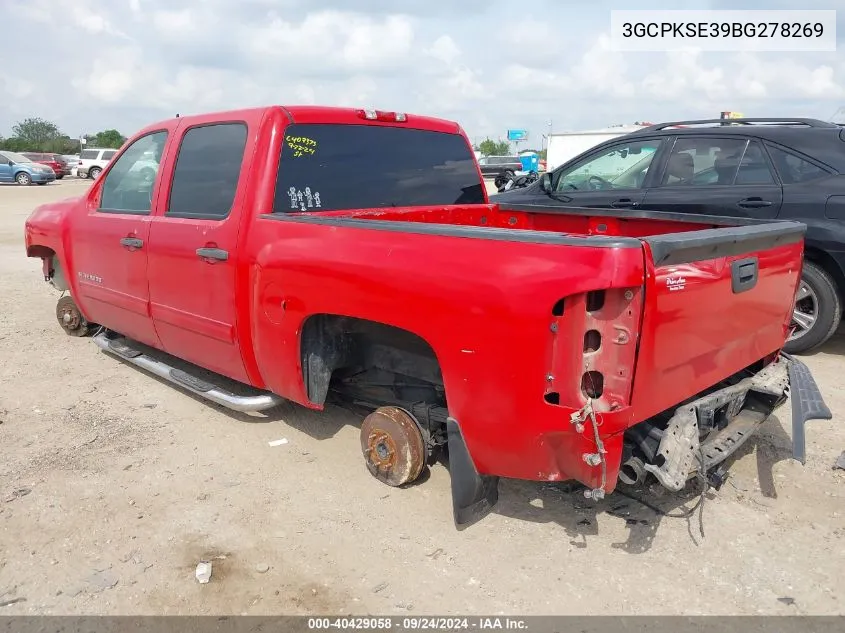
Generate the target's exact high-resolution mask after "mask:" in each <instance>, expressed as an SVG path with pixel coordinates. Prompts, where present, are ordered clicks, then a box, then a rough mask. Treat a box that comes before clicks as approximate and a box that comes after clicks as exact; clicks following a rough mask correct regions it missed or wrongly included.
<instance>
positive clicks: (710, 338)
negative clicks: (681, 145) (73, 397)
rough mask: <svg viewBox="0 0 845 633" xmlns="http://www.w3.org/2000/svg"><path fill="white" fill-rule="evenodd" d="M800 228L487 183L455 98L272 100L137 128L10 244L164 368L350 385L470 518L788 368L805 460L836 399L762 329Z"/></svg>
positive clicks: (718, 427) (587, 479) (608, 467)
mask: <svg viewBox="0 0 845 633" xmlns="http://www.w3.org/2000/svg"><path fill="white" fill-rule="evenodd" d="M151 166H152V167H153V168H152V169H150V167H151ZM804 228H805V227H804V225H802V224H798V223H794V222H754V221H746V220H738V219H730V218H716V217H706V216H690V215H684V216H671V215H667V214H657V213H651V214H650V213H642V212H636V211H632V210H619V209H592V208H591V209H560V208H545V207H542V206H531V207H517V206H511V207H507V206H500V205H496V204H490V203H489V201H488V198H487V194H486V191H485V188H484V183H483V181H482V178H481V174H480V171H479V167H478V164H477V162H476V160H475V157H474V154H473V151H472V148H471V146H470V143H469V142H468V140H467V137H466V135H465V133H464V132H463V130H462V129H461V128H460V126H459V125H457V124H456V123H453V122H449V121H444V120H440V119H434V118H427V117H422V116H415V115H405V114H400V113H392V112H382V111H372V110H355V109H341V108H326V107H288V108H285V107H280V106H273V107H265V108H258V109H248V110H240V111H232V112H224V113H217V114H208V115H202V116H186V117H181V118H175V119H171V120H168V121H163V122H160V123H156V124H155V125H151V126H149V127H148V128H146V129H144V130H142V131H141V132H139V133H138V134H136V135H135V136H134V137H133V138H131V139H130V140H129V141H128V142H127V143H126V144H125V146H124V147H123V148H122V150H121V151H120V153H119V154H118V155H117V156H116V157H115V159H114V160H112V161H111V162H110V164H109V165H108V167H106V168H105V170H104V173H103V174H102V176H101V177H100V178H99V179H98V180H97V181H96V182H95V183H94V184H93V185H92V186H91V188H90V189H89V190H88V191H87V193H85V194H84V195H83V196H82V197H80V198H78V199H73V200H66V201H61V202H55V203H51V204H46V205H43V206H41V207H39V208H38V209H36V210H35V211H34V212H33V213H32V215H31V216H30V217H29V219H28V220H27V222H26V253H27V255H28V256H29V257H37V258H41V259H42V260H43V273H44V277H45V279H46V280H47V281H49V282H50V283H51V284H52V285H53V286H55V287H56V288H58V289H60V290H62V291H69V294H65V295H64V296H63V297H62V298H61V299H60V300H59V302H58V306H57V317H58V320H59V323H60V324H61V326H62V327H63V328H64V329H65V331H66V332H67V333H68V334H71V335H76V336H79V335H86V334H90V335H93V338H94V341H95V342H96V343H97V345H99V346H100V347H101V348H102V349H103V350H106V351H108V352H110V353H112V354H115V355H117V356H119V357H122V358H123V359H125V360H126V361H128V362H130V363H134V364H135V365H138V366H140V367H142V368H144V369H146V370H148V371H150V372H152V373H154V374H156V375H158V376H161V377H163V378H166V379H167V380H169V381H171V382H173V383H175V384H176V385H179V386H181V387H182V388H184V389H187V390H189V391H191V392H194V393H196V394H199V395H201V396H204V397H205V398H207V399H209V400H211V401H213V402H216V403H219V404H222V405H225V406H227V407H230V408H232V409H235V410H239V411H258V410H264V409H268V408H270V407H273V406H275V405H277V404H278V403H280V402H281V401H282V399H288V400H292V401H295V402H298V403H300V404H302V405H304V406H306V407H310V408H312V409H322V408H323V406H324V404H325V403H326V402H327V399H329V398H342V399H344V400H347V401H353V402H355V403H358V404H359V405H363V406H365V407H367V410H365V411H364V412H363V413H362V417H364V415H365V414H366V415H365V417H364V420H363V423H362V429H361V439H360V441H361V448H362V449H363V454H364V457H365V461H366V464H367V467H368V468H369V470H370V472H371V473H372V474H373V475H374V476H375V477H376V478H377V479H379V480H381V481H383V482H384V483H386V484H389V485H391V486H402V485H404V484H408V483H410V482H412V481H413V480H415V479H416V478H418V477H419V476H420V474H421V473H422V471H423V470H424V469H425V468H426V467H427V466H429V465H431V464H433V463H434V460H435V459H436V458H437V456H438V454H439V453H440V451H441V450H442V449H445V451H444V454H445V455H446V456H448V465H449V472H450V476H451V480H452V497H453V510H454V516H455V523H456V525H457V526H458V527H462V526H465V525H467V524H470V523H472V522H474V521H475V520H477V519H478V518H480V517H482V516H484V515H485V514H486V513H487V512H488V511H489V510H490V509H491V508H492V507H493V505H494V504H495V503H496V500H497V499H498V481H499V478H500V477H510V478H518V479H528V480H537V481H561V480H577V481H579V482H581V483H582V484H584V485H585V486H586V491H585V494H586V496H588V497H592V498H594V499H599V498H601V497H603V496H604V495H605V494H607V493H610V492H612V491H613V490H614V488H615V487H616V486H617V483H618V481H621V482H622V483H624V484H626V485H632V486H637V485H641V484H642V483H643V482H645V481H647V480H652V481H653V480H654V479H656V480H657V481H659V482H660V483H661V484H663V485H664V486H665V487H666V488H669V489H671V490H679V489H681V488H683V487H684V486H685V484H686V482H687V481H688V480H689V479H690V478H691V477H695V476H697V475H698V474H710V475H712V474H713V473H718V472H719V468H722V467H721V466H719V465H720V464H722V462H724V460H725V459H726V458H727V457H728V456H729V455H730V454H731V453H733V452H734V451H735V450H736V448H737V447H739V446H740V445H741V444H742V443H743V442H744V441H745V440H747V439H748V437H750V436H751V434H752V433H753V432H754V430H755V429H756V428H757V427H758V426H759V425H760V424H761V423H762V422H763V421H764V420H765V419H766V418H767V417H768V416H769V415H770V414H771V412H772V411H773V410H774V409H776V408H777V407H778V406H780V405H781V404H783V403H784V402H785V400H786V399H787V397H788V395H789V394H790V393H791V396H792V420H793V441H794V450H795V456H796V457H797V458H798V459H799V460H801V461H802V462H803V460H804V422H805V421H806V420H808V419H814V418H815V419H829V418H830V417H831V414H830V411H829V410H828V409H827V407H826V406H825V404H824V401H823V400H822V398H821V396H820V394H819V391H818V389H817V387H816V385H815V383H814V381H813V379H812V376H811V375H810V373H809V371H808V370H807V368H806V366H804V365H803V364H801V363H800V362H799V361H798V360H795V359H792V358H790V357H788V356H786V355H784V354H782V353H781V348H782V346H783V344H784V341H785V340H786V338H787V335H788V328H789V324H790V316H791V312H792V305H793V298H794V296H795V292H796V288H797V285H798V281H799V276H800V271H801V263H802V258H803V235H804ZM161 352H166V353H167V354H169V355H171V356H175V357H178V358H179V359H182V360H184V361H187V362H188V363H190V364H192V365H191V366H195V367H197V369H196V371H186V370H185V369H177V368H176V367H174V366H173V364H176V363H175V361H170V362H168V361H166V360H165V358H166V357H165V356H164V355H162V354H161ZM202 369H205V370H209V371H210V372H214V373H215V374H219V375H221V376H224V377H227V378H229V379H232V380H234V381H237V382H238V383H243V385H242V386H243V387H244V388H245V389H251V390H252V391H248V392H247V393H244V389H241V388H238V389H234V387H231V385H230V387H231V388H230V389H228V390H227V389H226V388H224V386H223V385H222V383H225V382H226V381H225V380H223V379H216V380H209V379H208V376H207V375H206V376H205V377H203V376H202V375H200V374H201V373H202V372H201V370H202ZM790 388H791V389H790ZM350 449H352V447H350ZM355 450H357V448H356V449H355ZM717 467H718V468H717Z"/></svg>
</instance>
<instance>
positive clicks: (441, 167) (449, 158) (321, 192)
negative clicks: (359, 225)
mask: <svg viewBox="0 0 845 633" xmlns="http://www.w3.org/2000/svg"><path fill="white" fill-rule="evenodd" d="M482 187H483V184H482V182H481V179H480V177H479V175H478V168H477V167H476V162H475V155H474V154H473V153H472V150H471V149H470V147H469V145H468V144H467V142H466V140H465V139H464V137H463V136H461V135H458V134H447V133H442V132H431V131H427V130H415V129H410V128H402V127H398V126H396V127H394V126H376V125H336V124H295V125H291V126H289V127H288V128H287V129H286V130H285V140H284V145H283V148H282V157H281V161H280V162H279V172H278V176H277V180H276V199H275V204H274V211H275V212H276V213H292V212H297V211H318V210H319V211H330V210H342V209H372V208H379V207H403V206H429V205H432V206H433V205H450V204H482V203H484V190H483V188H482Z"/></svg>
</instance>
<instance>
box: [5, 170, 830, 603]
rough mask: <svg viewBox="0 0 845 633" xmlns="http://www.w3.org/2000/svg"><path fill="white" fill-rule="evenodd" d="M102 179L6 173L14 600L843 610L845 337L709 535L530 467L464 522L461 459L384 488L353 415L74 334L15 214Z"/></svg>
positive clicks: (733, 487)
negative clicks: (158, 369) (163, 374)
mask: <svg viewBox="0 0 845 633" xmlns="http://www.w3.org/2000/svg"><path fill="white" fill-rule="evenodd" d="M89 185H90V181H79V180H76V179H65V180H63V181H61V182H57V183H54V184H50V185H47V186H44V187H27V188H24V187H17V186H2V185H0V271H2V274H1V275H0V314H2V317H0V319H1V321H0V323H1V325H0V359H2V363H0V447H2V457H0V545H2V546H0V605H4V604H5V605H6V606H3V607H0V615H11V614H30V613H37V614H82V613H85V614H168V615H173V614H200V613H203V614H205V613H214V614H238V613H248V614H280V613H299V614H303V613H319V614H326V613H350V614H365V613H386V614H407V613H412V614H444V613H473V614H495V613H531V614H585V613H587V614H614V613H623V614H633V613H660V614H688V615H692V614H758V613H768V614H808V613H814V614H842V613H845V575H844V574H843V573H842V561H843V560H845V503H843V499H844V498H845V472H843V471H841V470H833V469H832V466H833V464H834V462H835V461H836V459H837V457H838V456H839V455H840V453H841V452H842V451H843V450H845V425H843V423H842V421H843V417H845V387H843V383H842V373H843V369H844V368H845V364H843V356H845V333H843V332H840V333H838V334H837V335H836V336H835V337H834V338H833V339H831V341H830V342H829V343H828V344H827V345H825V346H824V347H823V348H822V350H821V351H820V352H819V353H817V354H814V355H811V356H807V357H804V361H805V362H806V363H807V364H808V365H809V366H810V368H811V369H812V370H813V372H814V376H815V378H816V381H817V382H818V384H819V387H820V388H821V390H822V393H823V394H824V396H825V398H826V400H827V403H828V405H829V406H830V408H831V409H832V411H833V413H834V419H833V420H832V421H811V422H809V423H808V425H807V440H808V442H807V444H808V446H807V455H808V460H807V464H806V465H805V466H801V465H800V464H798V463H796V462H794V461H792V460H791V459H789V456H790V451H791V444H790V440H789V429H790V419H789V411H788V406H787V407H785V408H782V409H780V410H779V411H778V413H777V416H776V417H773V418H772V419H770V420H769V421H768V422H767V423H766V424H765V425H764V427H763V429H762V431H761V432H760V433H759V434H758V436H757V437H756V438H755V439H753V440H752V441H751V442H749V445H747V446H746V447H744V448H743V450H742V451H741V454H740V455H741V456H740V457H739V459H738V460H737V461H736V463H735V464H734V466H733V467H732V469H731V477H730V478H729V480H728V482H727V483H726V484H725V485H724V486H723V487H722V488H721V490H719V491H718V492H711V493H710V494H709V495H708V497H707V499H706V501H705V503H704V506H703V517H701V518H702V519H703V528H704V533H705V536H704V538H702V537H701V534H700V531H699V530H700V525H699V521H700V516H699V513H698V512H696V513H694V514H693V515H692V516H691V517H689V518H669V517H660V516H658V515H657V514H656V513H655V512H654V511H652V510H651V509H648V508H646V507H644V506H642V505H640V504H638V503H637V502H635V501H632V500H630V499H628V498H626V497H624V496H621V495H620V494H613V495H610V496H609V497H608V498H607V499H605V500H603V501H602V502H599V503H593V502H589V501H586V500H585V499H584V498H583V495H582V494H581V493H580V491H578V490H569V488H568V486H566V485H561V484H554V485H552V484H539V483H537V484H534V483H530V482H515V481H504V482H503V483H502V486H501V496H500V502H499V505H498V506H497V509H496V511H495V512H494V513H493V514H492V515H490V516H488V517H487V518H486V519H484V520H483V521H482V522H481V523H479V524H477V525H475V526H473V527H471V528H469V529H467V530H465V531H462V532H457V531H456V530H455V529H454V527H453V524H452V510H451V498H450V492H449V477H448V473H447V472H446V470H445V468H444V467H443V466H439V465H438V466H435V467H434V468H433V469H432V470H431V473H430V477H428V478H427V480H425V481H423V482H421V483H419V484H418V485H415V486H413V487H411V488H409V489H406V490H397V489H391V488H388V487H386V486H384V485H381V484H379V483H378V482H376V481H375V480H374V479H373V478H372V477H371V476H370V474H369V473H368V472H367V470H366V467H365V466H364V461H363V459H362V457H361V455H360V450H359V444H358V427H357V425H358V423H359V422H360V420H359V419H358V417H357V416H356V415H355V414H353V413H351V412H349V411H346V410H345V409H341V408H337V407H331V408H329V409H328V410H327V411H326V412H324V413H318V412H313V411H307V410H305V409H303V408H301V407H299V406H296V405H293V404H290V405H283V406H281V407H279V408H278V409H275V410H271V411H270V412H268V413H267V415H261V416H256V417H250V416H246V415H239V414H234V413H232V412H229V411H226V410H224V409H222V408H219V407H216V406H214V405H210V404H208V403H206V402H204V401H201V400H199V399H197V398H195V397H193V396H191V395H188V394H187V393H185V392H183V391H179V390H177V389H174V388H173V387H171V386H169V385H167V384H165V383H163V382H161V381H159V380H157V379H155V378H152V377H150V376H148V375H146V374H143V373H141V372H140V371H138V370H137V369H134V368H132V367H130V366H129V365H127V364H124V363H122V362H120V361H119V360H117V359H116V358H114V357H112V356H107V355H105V354H103V353H101V352H99V351H98V350H97V348H96V347H95V346H94V345H93V344H92V343H91V341H90V340H89V339H74V338H69V337H67V336H65V335H64V333H63V332H62V331H61V329H60V328H59V326H58V324H57V323H56V321H55V317H54V310H55V303H56V300H57V298H58V296H59V295H58V293H57V292H56V291H55V290H52V289H51V288H50V287H49V286H47V285H46V284H45V283H44V282H43V281H42V279H41V273H40V266H41V264H40V261H39V260H33V259H27V258H26V257H25V255H24V250H23V223H24V220H25V219H26V217H27V216H28V214H29V213H30V212H31V211H32V209H33V208H34V207H35V206H36V205H38V204H41V203H43V202H47V201H49V200H56V199H60V198H64V197H68V196H74V195H79V194H81V193H82V192H84V191H85V189H86V188H87V187H88V186H89ZM282 438H286V439H287V440H288V442H287V443H286V444H283V445H280V446H270V445H269V442H272V441H274V440H278V439H282ZM650 500H651V501H653V502H654V503H656V504H658V505H659V506H660V507H662V508H664V509H665V510H667V511H671V512H672V513H673V514H675V513H678V512H680V511H681V510H682V507H683V505H684V504H685V505H686V506H688V507H689V506H692V505H693V503H694V502H695V500H696V498H695V496H694V495H692V494H688V495H670V494H668V493H667V494H663V495H661V496H659V497H650ZM202 559H210V560H212V562H213V575H212V579H211V582H210V583H208V584H206V585H201V584H199V583H197V581H196V580H195V579H194V568H195V567H196V564H197V562H199V561H200V560H202ZM267 567H269V570H266V568H267Z"/></svg>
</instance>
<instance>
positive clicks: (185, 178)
mask: <svg viewBox="0 0 845 633" xmlns="http://www.w3.org/2000/svg"><path fill="white" fill-rule="evenodd" d="M246 133H247V127H246V124H244V123H217V124H214V125H203V126H200V127H195V128H191V129H189V130H188V131H187V132H185V136H184V137H182V145H181V146H180V147H179V155H178V157H177V158H176V168H175V170H174V172H173V185H172V187H171V189H170V203H169V205H168V208H167V213H166V215H169V216H179V217H185V218H205V219H213V220H222V219H223V218H225V217H226V216H228V215H229V212H230V211H231V210H232V203H233V202H234V201H235V192H236V191H237V188H238V181H239V180H240V175H241V164H242V163H243V159H244V149H245V148H246Z"/></svg>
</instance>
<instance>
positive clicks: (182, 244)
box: [148, 119, 257, 382]
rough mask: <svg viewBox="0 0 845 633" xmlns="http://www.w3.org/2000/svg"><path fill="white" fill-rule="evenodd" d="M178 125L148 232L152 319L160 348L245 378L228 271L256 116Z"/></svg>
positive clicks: (234, 253)
mask: <svg viewBox="0 0 845 633" xmlns="http://www.w3.org/2000/svg"><path fill="white" fill-rule="evenodd" d="M200 121H201V119H200ZM183 125H184V127H183V128H180V130H179V133H178V138H177V139H176V144H175V147H177V149H176V151H175V155H174V159H173V166H172V167H168V176H167V178H166V180H167V183H166V186H165V187H164V188H163V190H162V192H161V195H160V199H159V208H158V210H157V213H156V216H155V217H154V218H153V222H152V227H151V230H150V240H149V251H148V253H149V288H150V308H151V313H152V317H153V321H154V322H155V327H156V331H157V333H158V336H159V337H160V340H161V343H162V346H163V349H164V350H165V351H167V352H168V353H170V354H173V355H174V356H177V357H179V358H182V359H185V360H187V361H189V362H191V363H194V364H196V365H199V366H201V367H205V368H206V369H210V370H211V371H214V372H217V373H219V374H223V375H225V376H229V377H230V378H234V379H235V380H239V381H241V382H249V379H248V376H247V373H246V370H245V368H244V363H243V359H242V357H241V351H240V346H239V341H238V337H237V327H236V326H237V323H236V320H235V311H236V304H235V299H236V274H235V273H236V263H237V245H238V235H239V223H240V220H241V217H242V213H244V197H245V190H246V187H245V183H244V180H245V179H244V178H241V174H242V173H246V172H247V170H248V165H246V164H245V163H247V162H249V159H246V160H245V149H246V147H247V138H248V133H249V132H250V125H252V126H253V127H256V126H257V122H255V121H252V122H248V121H225V122H220V121H213V120H211V119H210V120H209V122H207V123H192V124H188V125H185V124H183ZM243 327H248V325H244V326H243Z"/></svg>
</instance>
